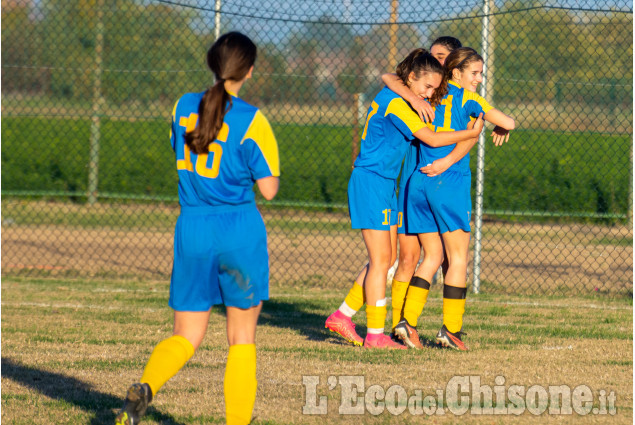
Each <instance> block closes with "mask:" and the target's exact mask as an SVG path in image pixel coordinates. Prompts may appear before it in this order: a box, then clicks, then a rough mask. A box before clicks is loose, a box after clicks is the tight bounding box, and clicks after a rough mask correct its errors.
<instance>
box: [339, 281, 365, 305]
mask: <svg viewBox="0 0 635 425" xmlns="http://www.w3.org/2000/svg"><path fill="white" fill-rule="evenodd" d="M344 302H345V303H346V305H348V306H349V307H350V308H352V309H353V310H355V311H359V309H360V308H362V306H363V305H364V287H363V286H361V285H360V284H359V283H357V282H353V287H352V288H351V290H350V291H348V295H347V296H346V298H344Z"/></svg>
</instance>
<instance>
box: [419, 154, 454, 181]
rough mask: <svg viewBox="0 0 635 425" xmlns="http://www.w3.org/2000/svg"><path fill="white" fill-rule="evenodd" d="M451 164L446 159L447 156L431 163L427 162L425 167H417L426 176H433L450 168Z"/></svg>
mask: <svg viewBox="0 0 635 425" xmlns="http://www.w3.org/2000/svg"><path fill="white" fill-rule="evenodd" d="M451 165H452V163H451V162H450V161H448V160H447V157H445V158H441V159H437V160H436V161H434V162H433V163H432V164H428V165H426V166H425V167H421V168H419V171H421V172H422V173H423V174H425V175H427V176H428V177H435V176H438V175H439V174H442V173H443V172H444V171H445V170H447V169H448V168H450V166H451Z"/></svg>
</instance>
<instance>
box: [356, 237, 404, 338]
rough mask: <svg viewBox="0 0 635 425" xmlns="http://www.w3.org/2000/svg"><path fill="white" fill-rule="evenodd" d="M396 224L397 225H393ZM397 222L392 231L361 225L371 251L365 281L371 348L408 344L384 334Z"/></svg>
mask: <svg viewBox="0 0 635 425" xmlns="http://www.w3.org/2000/svg"><path fill="white" fill-rule="evenodd" d="M393 227H394V229H393ZM396 230H397V229H396V226H391V229H390V231H385V230H374V229H362V236H363V238H364V243H365V244H366V249H367V251H368V259H369V261H368V272H367V273H366V279H365V281H364V292H365V294H366V321H367V331H368V333H367V335H366V339H365V340H364V346H365V347H370V348H384V347H386V348H405V347H403V346H402V345H399V344H396V343H394V342H393V341H392V340H391V339H390V338H389V337H388V336H386V335H384V325H385V323H386V313H387V308H386V275H387V273H388V269H389V268H390V266H391V265H392V264H391V260H392V259H393V258H394V257H393V254H392V252H391V250H392V240H393V239H394V236H393V235H394V234H396V233H395V232H396Z"/></svg>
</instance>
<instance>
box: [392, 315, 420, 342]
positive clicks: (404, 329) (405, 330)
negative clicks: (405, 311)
mask: <svg viewBox="0 0 635 425" xmlns="http://www.w3.org/2000/svg"><path fill="white" fill-rule="evenodd" d="M395 335H397V337H398V338H399V339H400V340H401V341H402V342H403V343H404V344H406V345H407V346H408V347H410V348H423V345H422V344H421V341H420V340H419V335H418V334H417V330H416V329H415V328H413V327H412V326H410V325H409V324H408V322H407V321H406V319H403V320H401V321H400V322H399V323H397V326H395Z"/></svg>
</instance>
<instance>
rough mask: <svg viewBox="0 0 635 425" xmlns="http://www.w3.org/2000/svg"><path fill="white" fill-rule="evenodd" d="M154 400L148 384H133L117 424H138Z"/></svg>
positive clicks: (118, 416)
mask: <svg viewBox="0 0 635 425" xmlns="http://www.w3.org/2000/svg"><path fill="white" fill-rule="evenodd" d="M151 401H152V390H150V386H149V385H148V384H132V385H131V386H130V388H128V394H127V395H126V401H125V402H124V405H123V408H122V409H121V411H120V412H119V414H118V415H117V418H116V419H115V425H137V424H138V423H139V421H140V420H141V417H142V416H143V415H144V414H145V413H146V409H147V408H148V404H149V403H150V402H151Z"/></svg>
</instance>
